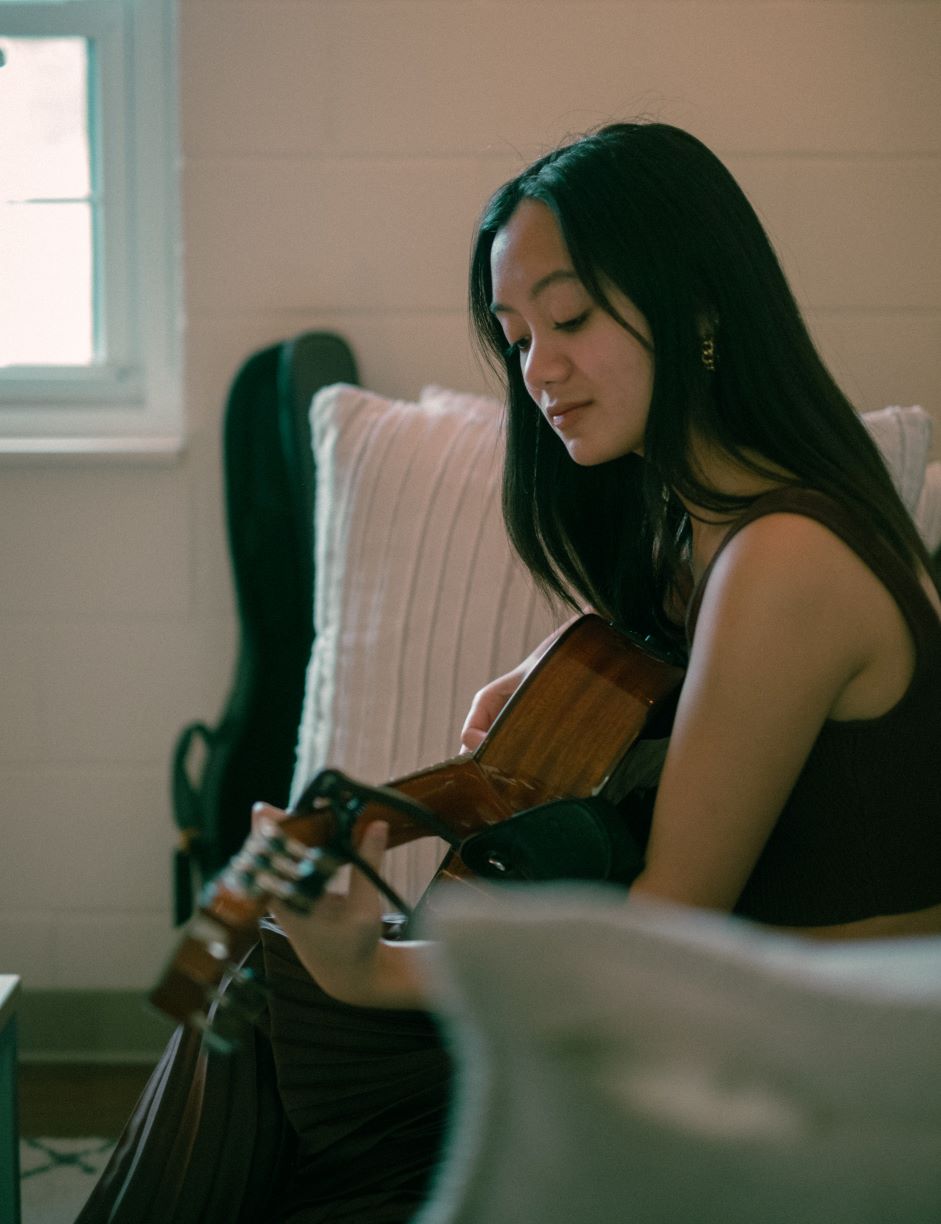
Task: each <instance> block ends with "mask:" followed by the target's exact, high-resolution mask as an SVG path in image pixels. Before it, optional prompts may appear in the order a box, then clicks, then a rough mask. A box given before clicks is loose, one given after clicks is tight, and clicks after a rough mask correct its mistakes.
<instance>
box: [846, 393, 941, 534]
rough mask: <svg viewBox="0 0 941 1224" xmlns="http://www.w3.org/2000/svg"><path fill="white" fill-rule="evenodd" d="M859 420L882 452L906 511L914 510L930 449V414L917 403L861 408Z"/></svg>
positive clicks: (912, 512) (911, 512)
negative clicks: (873, 409)
mask: <svg viewBox="0 0 941 1224" xmlns="http://www.w3.org/2000/svg"><path fill="white" fill-rule="evenodd" d="M863 421H864V422H865V425H866V427H867V429H868V430H869V432H870V433H871V434H872V436H873V439H874V441H875V443H876V445H877V446H878V447H879V450H880V451H881V452H882V457H883V458H884V459H885V461H886V465H887V466H888V469H889V471H890V472H891V473H892V479H893V480H894V481H895V486H896V488H897V489H898V491H899V493H900V494H901V497H902V501H903V502H904V503H905V505H906V507H907V509H908V511H909V513H910V514H914V513H915V511H916V509H917V506H918V499H919V497H920V496H921V489H922V485H923V484H924V480H925V468H926V466H927V464H928V455H929V453H930V451H931V433H932V421H931V417H930V416H929V415H928V413H927V412H925V410H924V408H920V407H918V405H917V404H914V405H912V406H911V407H907V408H900V407H898V406H894V405H893V406H891V407H888V408H879V409H878V410H877V411H875V412H864V413H863Z"/></svg>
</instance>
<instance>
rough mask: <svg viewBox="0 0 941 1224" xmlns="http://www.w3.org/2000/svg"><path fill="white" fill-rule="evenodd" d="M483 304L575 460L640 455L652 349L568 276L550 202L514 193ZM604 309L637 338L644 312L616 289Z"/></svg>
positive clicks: (645, 333)
mask: <svg viewBox="0 0 941 1224" xmlns="http://www.w3.org/2000/svg"><path fill="white" fill-rule="evenodd" d="M490 269H491V275H492V279H493V303H492V304H491V310H492V311H493V313H494V314H495V315H496V316H497V318H498V319H499V320H500V326H501V327H502V328H503V332H504V335H505V336H506V338H507V342H508V344H509V345H510V347H511V349H512V350H513V353H514V355H513V357H512V358H511V359H512V360H518V361H519V362H520V368H521V370H522V375H523V381H524V383H525V384H526V390H527V391H528V392H529V394H530V396H531V397H532V399H533V402H534V403H535V404H536V405H537V407H538V408H539V409H540V411H541V412H542V413H543V415H544V416H545V418H546V420H547V421H548V422H549V424H550V425H551V426H552V428H553V429H554V430H555V432H556V433H557V434H558V435H559V437H560V438H561V439H562V441H563V442H564V443H565V447H566V449H567V450H568V453H569V455H570V456H571V457H572V459H574V460H575V462H576V463H579V464H582V465H584V466H591V465H592V464H595V463H604V462H605V461H607V460H609V459H617V458H619V457H620V456H622V455H627V454H629V453H631V452H632V451H633V452H636V453H638V454H642V453H643V445H644V430H645V428H646V425H647V414H648V411H649V409H650V396H651V392H652V389H653V354H652V352H651V350H649V349H647V348H645V347H644V345H643V343H642V341H641V340H639V339H638V338H637V337H636V336H633V335H631V333H630V332H629V331H627V330H626V329H625V328H623V327H622V326H621V325H620V323H618V322H617V321H616V320H615V319H613V318H612V317H611V315H609V314H608V312H607V311H606V310H604V309H603V308H602V307H601V306H599V305H598V303H597V302H596V301H595V300H594V298H592V297H591V295H590V294H589V293H588V291H587V290H586V289H585V287H584V285H583V284H582V283H581V281H580V280H579V279H578V277H577V276H576V275H575V271H574V269H573V267H572V261H571V258H570V256H569V253H568V250H567V249H566V246H565V243H564V241H563V240H562V234H561V232H560V230H559V226H558V223H557V222H556V219H555V217H554V216H553V214H552V212H551V210H550V209H549V208H547V207H546V205H545V204H542V203H540V202H539V201H537V200H523V201H521V203H520V204H519V205H518V207H517V209H516V211H515V212H514V213H513V215H512V217H510V220H509V221H508V222H507V224H506V225H505V226H504V228H503V229H501V230H499V231H498V233H497V235H496V237H495V238H494V243H493V248H492V250H491V254H490ZM608 296H609V298H610V301H611V304H612V306H613V307H614V309H615V310H616V311H617V312H618V313H619V314H620V316H621V318H623V319H624V321H625V322H626V323H628V324H630V326H631V327H633V328H634V329H635V330H636V331H637V332H638V333H639V335H640V336H641V337H643V339H644V340H646V341H647V342H648V343H649V342H650V341H651V335H650V329H649V327H648V325H647V320H646V319H645V318H644V316H643V315H642V314H641V313H640V311H639V310H638V309H637V308H636V306H634V304H633V303H632V302H631V301H629V300H628V299H627V298H626V297H625V296H624V295H623V294H621V293H619V292H618V291H617V290H615V289H611V290H610V291H609V294H608Z"/></svg>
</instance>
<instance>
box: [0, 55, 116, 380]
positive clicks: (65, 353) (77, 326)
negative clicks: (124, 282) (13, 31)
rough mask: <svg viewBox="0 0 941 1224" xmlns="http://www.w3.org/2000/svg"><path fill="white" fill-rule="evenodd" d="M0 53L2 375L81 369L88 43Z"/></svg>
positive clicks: (90, 354) (86, 332) (86, 260)
mask: <svg viewBox="0 0 941 1224" xmlns="http://www.w3.org/2000/svg"><path fill="white" fill-rule="evenodd" d="M0 53H2V58H3V64H2V67H0V267H2V268H3V279H4V292H3V294H2V295H0V365H7V366H9V365H88V364H90V363H91V362H92V361H93V360H94V357H95V349H94V330H95V329H94V309H93V303H94V290H93V279H94V276H93V270H94V247H93V235H94V232H95V224H94V218H93V215H92V213H93V208H94V201H93V195H92V169H91V165H92V159H91V141H90V133H89V113H90V107H89V77H90V55H89V43H88V40H86V39H84V38H77V37H64V38H3V39H0Z"/></svg>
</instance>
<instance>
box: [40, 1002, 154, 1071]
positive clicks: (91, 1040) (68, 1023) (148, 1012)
mask: <svg viewBox="0 0 941 1224" xmlns="http://www.w3.org/2000/svg"><path fill="white" fill-rule="evenodd" d="M16 1029H17V1045H18V1047H19V1056H20V1061H22V1062H24V1063H43V1062H44V1063H56V1062H63V1063H65V1062H69V1063H126V1064H133V1063H153V1062H155V1061H156V1060H157V1058H158V1057H159V1055H160V1052H161V1051H162V1050H163V1048H164V1046H165V1045H166V1043H167V1040H168V1038H169V1036H170V1033H171V1032H172V1031H173V1029H172V1025H171V1024H170V1022H169V1021H168V1020H166V1019H164V1018H163V1017H162V1016H159V1015H157V1013H156V1012H154V1011H153V1010H152V1009H151V1008H150V1007H149V1005H148V1003H147V999H146V996H145V994H144V993H143V991H136V990H29V989H28V988H26V987H24V988H22V990H21V994H20V996H19V1000H18V1006H17V1016H16Z"/></svg>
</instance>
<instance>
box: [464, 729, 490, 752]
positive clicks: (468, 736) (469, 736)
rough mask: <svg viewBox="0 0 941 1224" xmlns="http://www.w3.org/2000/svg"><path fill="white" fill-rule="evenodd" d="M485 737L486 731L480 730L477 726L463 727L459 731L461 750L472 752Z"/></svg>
mask: <svg viewBox="0 0 941 1224" xmlns="http://www.w3.org/2000/svg"><path fill="white" fill-rule="evenodd" d="M486 738H487V733H486V731H481V730H480V729H479V728H478V727H465V728H464V730H463V732H462V733H461V752H473V751H474V749H475V748H479V747H480V745H481V744H482V743H483V742H484V740H485V739H486Z"/></svg>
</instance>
